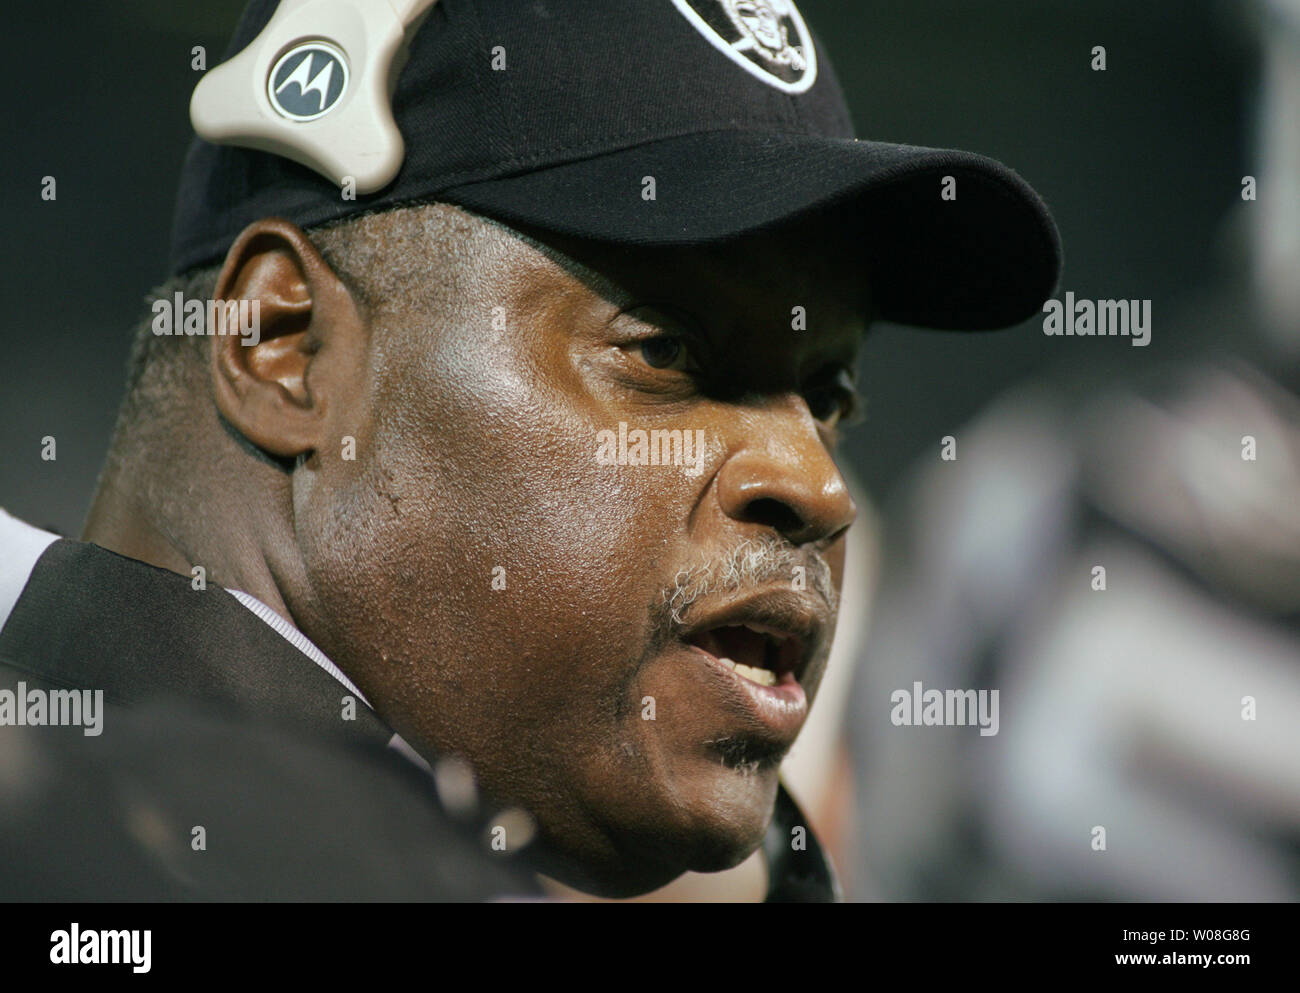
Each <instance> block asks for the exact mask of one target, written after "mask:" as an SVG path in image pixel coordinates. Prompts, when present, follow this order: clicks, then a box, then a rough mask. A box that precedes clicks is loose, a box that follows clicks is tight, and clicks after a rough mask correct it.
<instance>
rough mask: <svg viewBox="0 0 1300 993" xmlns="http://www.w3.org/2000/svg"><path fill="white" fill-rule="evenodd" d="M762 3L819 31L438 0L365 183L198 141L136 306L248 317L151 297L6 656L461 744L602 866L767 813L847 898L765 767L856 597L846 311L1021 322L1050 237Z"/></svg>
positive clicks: (262, 18)
mask: <svg viewBox="0 0 1300 993" xmlns="http://www.w3.org/2000/svg"><path fill="white" fill-rule="evenodd" d="M274 6H275V5H274V4H268V3H254V4H252V5H251V6H250V8H249V10H248V11H247V12H246V15H245V17H244V19H243V21H241V24H240V26H239V28H238V29H237V31H236V36H235V39H234V43H233V44H232V53H231V54H233V53H234V52H236V51H238V50H240V49H242V48H243V47H244V46H246V45H247V44H249V43H250V41H252V39H253V38H254V37H255V36H256V35H257V33H258V32H259V30H261V28H262V27H263V25H265V24H266V22H267V19H268V18H269V17H270V16H271V14H272V12H273V8H274ZM765 9H767V8H765ZM771 9H772V11H777V10H780V21H781V28H782V30H783V31H784V32H785V35H786V37H787V39H788V41H789V44H791V45H793V46H795V47H797V48H798V49H799V50H801V51H802V52H803V53H806V54H805V56H804V57H802V58H801V59H800V60H799V63H797V64H796V63H795V62H794V61H787V62H785V63H781V64H772V65H771V67H770V68H768V67H765V65H764V63H765V60H763V59H761V58H759V57H758V56H757V55H755V54H754V53H753V52H752V51H750V52H748V53H746V52H745V51H741V50H738V49H736V48H735V47H733V46H734V42H735V41H736V40H737V39H736V38H734V37H731V33H734V32H735V27H734V24H733V23H732V21H731V20H730V16H729V11H730V10H731V7H730V6H729V5H726V4H723V3H710V2H704V0H692V2H689V3H688V2H686V0H681V2H675V3H671V4H670V3H650V2H632V0H625V2H620V3H612V4H602V5H601V6H600V8H599V9H593V8H592V7H591V6H590V5H583V4H580V3H577V2H576V0H563V2H550V3H531V4H524V3H507V2H501V3H494V4H490V5H488V4H482V5H474V4H470V3H468V2H463V0H462V2H452V0H447V2H443V3H439V4H437V5H436V6H434V7H433V8H432V11H431V12H430V13H429V16H428V17H427V18H426V19H425V20H424V21H423V23H422V24H421V25H420V26H419V29H418V31H416V32H415V33H414V38H413V40H412V41H411V46H410V52H409V59H408V61H407V63H406V66H405V68H404V69H403V70H402V72H401V75H400V76H399V78H398V81H397V85H396V91H395V94H394V96H393V107H394V109H395V113H396V117H397V123H398V126H399V128H400V130H401V131H402V133H403V135H404V137H405V139H406V142H407V152H406V160H405V162H404V164H403V166H402V170H401V172H400V173H399V174H398V176H397V178H396V179H395V180H394V181H393V182H392V183H391V184H390V185H388V186H386V187H384V188H383V189H381V190H379V191H378V192H376V193H373V194H369V195H363V196H361V197H359V198H352V197H349V196H348V189H347V183H346V180H344V182H343V183H342V184H341V186H342V190H341V189H340V185H339V184H336V183H332V182H330V181H329V180H327V179H324V178H322V177H321V176H318V175H316V174H314V173H313V172H311V171H310V170H308V169H306V168H304V167H303V166H300V165H298V164H295V163H294V162H291V161H288V160H287V159H284V158H280V157H277V156H274V155H271V154H268V153H266V152H261V151H250V150H248V149H244V148H237V147H229V146H220V147H219V146H214V145H210V144H206V143H203V142H196V143H195V145H194V147H193V148H192V150H191V153H190V156H189V158H188V160H187V162H186V166H185V171H184V174H183V176H182V181H181V190H180V194H179V197H178V210H177V220H176V227H175V231H174V236H173V267H174V271H175V273H176V277H175V278H174V280H173V282H172V283H171V284H168V285H167V286H165V287H164V288H163V289H162V290H161V291H160V292H158V293H157V294H155V299H154V301H152V306H151V315H152V316H153V318H161V317H164V316H165V315H167V309H168V303H167V301H169V300H172V299H174V298H175V296H174V295H175V294H176V293H177V292H179V294H180V298H181V301H182V303H185V302H188V301H189V300H200V301H208V300H216V301H226V302H232V301H234V302H237V303H238V304H239V305H240V306H243V304H244V303H247V304H248V306H247V307H245V308H244V310H243V311H239V307H236V308H235V309H234V310H232V311H231V313H234V312H237V311H238V312H241V313H244V312H246V313H248V314H256V315H257V324H256V328H255V329H251V328H235V329H233V330H236V331H244V332H249V333H226V332H230V331H232V328H231V327H229V326H228V324H227V322H225V321H224V319H219V320H214V321H212V322H205V323H203V324H202V326H201V327H196V328H195V330H198V331H200V332H202V333H195V334H185V335H181V336H179V337H177V336H176V335H175V334H165V333H156V332H159V331H161V330H167V329H168V328H170V329H172V330H173V331H174V330H175V329H177V328H181V327H182V325H183V324H184V322H185V317H186V315H185V314H183V313H182V314H180V315H175V314H173V315H171V316H172V318H174V319H171V320H170V323H169V322H168V321H167V320H163V321H161V322H160V323H157V324H156V323H155V321H154V320H153V319H151V320H150V321H149V322H148V323H147V326H145V327H143V328H142V329H141V333H140V335H139V340H138V343H137V349H136V353H135V356H134V359H133V367H132V378H131V381H130V383H129V389H128V395H127V398H126V401H125V402H124V405H123V408H122V413H121V416H120V419H119V423H118V426H117V431H116V434H115V437H114V441H113V445H112V449H111V451H110V453H109V458H108V461H107V463H106V466H105V470H104V473H103V476H102V478H101V481H100V486H99V489H98V492H97V494H96V497H95V501H94V504H93V506H92V508H91V512H90V515H89V518H88V520H87V524H86V529H85V534H84V538H85V539H86V541H87V542H90V543H93V544H80V543H74V542H55V543H53V544H49V543H48V542H47V541H46V539H45V538H42V537H41V536H40V535H36V534H33V533H32V532H31V531H30V530H23V526H20V525H11V526H10V529H9V530H10V531H11V532H14V534H15V535H16V537H15V538H13V539H11V540H12V541H15V542H16V543H17V544H20V545H23V546H24V547H25V550H24V553H23V555H21V556H15V561H17V562H18V563H19V564H18V565H17V566H12V567H11V568H10V578H9V579H8V580H7V582H8V585H9V588H11V589H17V590H20V591H21V592H19V593H17V594H16V595H15V596H14V597H12V600H13V606H12V608H10V609H11V612H10V613H9V618H8V621H7V622H6V624H5V627H4V629H3V631H2V632H0V661H3V662H4V664H5V665H7V666H9V667H11V671H12V672H13V673H14V674H18V673H24V674H26V675H27V676H28V677H30V678H37V679H43V680H45V681H46V682H48V683H49V684H51V685H62V686H86V685H87V684H91V685H92V687H103V688H104V689H105V695H106V696H109V697H115V698H117V699H119V700H120V701H122V702H124V703H132V702H137V701H141V700H147V699H152V698H153V697H155V696H159V695H162V694H164V693H165V694H167V695H170V696H181V697H183V698H187V699H193V700H198V701H202V702H213V701H220V702H221V704H222V706H223V708H224V709H225V710H226V711H228V712H231V713H234V714H236V715H237V716H239V717H241V718H244V717H247V718H250V719H252V718H257V719H264V720H268V721H270V722H272V723H274V724H275V725H276V726H284V727H292V728H293V730H294V732H295V733H303V734H307V735H310V736H315V737H318V738H319V737H328V738H330V739H331V740H333V739H335V738H339V739H347V742H349V743H355V744H357V745H358V747H359V746H360V744H361V740H362V739H364V740H365V741H366V742H380V743H384V742H388V743H391V744H392V746H393V748H395V749H398V750H401V751H402V752H403V753H405V754H407V755H409V756H411V757H412V758H413V759H414V760H415V761H417V762H425V763H430V764H432V766H433V767H434V769H435V772H436V771H437V770H438V769H440V768H445V763H446V762H447V761H448V760H449V759H452V758H453V757H454V759H455V760H457V761H459V762H463V763H464V764H465V765H466V766H467V767H468V768H469V769H471V770H472V772H473V775H474V778H475V781H476V783H477V787H478V791H479V794H480V797H481V801H482V803H483V804H484V806H485V809H487V810H490V811H500V810H502V809H503V808H505V809H506V813H505V814H501V815H500V816H497V815H495V814H492V815H489V817H488V821H489V823H488V824H486V825H485V827H486V828H487V829H488V830H489V833H490V834H491V835H492V837H493V840H494V841H496V842H499V843H500V845H501V847H503V848H504V849H506V850H510V851H513V850H515V849H517V848H519V847H520V846H522V845H524V844H525V842H527V841H529V840H532V844H531V845H528V852H529V856H530V865H531V867H532V868H533V869H534V870H536V871H538V872H540V873H543V874H545V875H547V876H550V877H553V878H554V879H557V880H559V881H560V882H562V883H565V884H568V885H571V886H576V887H578V888H580V889H583V890H585V891H587V892H591V893H594V894H598V895H606V896H630V895H634V894H638V893H643V892H646V891H647V890H650V889H652V888H654V887H657V886H660V885H662V884H664V883H666V882H668V881H670V880H672V879H673V878H675V877H676V876H678V875H680V874H681V873H682V872H684V871H686V870H690V869H694V870H698V871H712V870H718V869H722V868H726V867H728V866H732V865H735V864H737V863H738V862H740V861H741V860H743V859H744V858H745V857H746V856H747V855H749V854H750V853H751V852H753V851H754V850H755V849H756V848H757V847H758V846H759V845H760V844H761V845H762V846H763V848H764V851H765V852H766V854H767V856H768V863H769V898H772V899H827V898H829V897H830V896H831V895H832V894H833V883H832V881H831V878H830V875H829V870H828V867H827V866H826V865H825V864H824V862H823V860H822V858H821V855H820V852H819V849H818V846H817V843H816V840H815V839H812V838H809V837H808V832H807V827H806V825H805V824H803V823H802V819H801V817H800V815H799V813H798V811H797V809H796V808H794V806H793V803H792V802H791V801H790V800H789V798H788V797H787V796H786V795H785V794H784V793H783V792H782V791H781V789H780V785H779V779H778V770H779V765H780V761H781V758H782V757H783V756H784V754H785V753H786V751H787V750H788V749H789V747H790V745H791V744H792V742H793V741H794V739H795V736H796V735H797V734H798V732H799V729H800V727H801V726H802V724H803V722H804V720H805V718H806V716H807V712H808V708H809V706H810V705H811V703H812V701H813V699H814V697H815V696H816V693H817V688H818V685H819V683H820V681H821V678H822V675H823V671H824V666H825V660H826V657H827V654H828V652H829V647H830V639H831V635H832V633H833V627H834V617H835V611H836V608H837V599H838V597H837V593H836V589H837V587H838V582H839V573H840V569H841V566H842V559H843V537H844V534H845V532H846V530H847V529H848V527H849V526H850V524H851V523H852V520H853V517H854V507H853V504H852V501H851V500H850V498H849V496H848V491H847V489H846V487H845V484H844V481H843V479H842V478H841V477H840V475H839V472H838V470H837V469H836V467H835V464H834V461H833V458H832V451H833V448H834V444H835V438H836V434H837V431H838V430H839V427H840V425H841V422H842V421H843V420H844V419H846V418H848V417H849V416H850V415H851V414H852V412H853V409H854V406H855V398H854V396H853V391H852V379H853V368H854V359H855V354H856V349H857V347H858V344H859V341H860V338H861V335H862V333H863V330H864V327H865V324H866V322H867V321H868V320H869V319H871V318H872V317H873V316H877V315H878V316H881V317H884V318H887V319H892V320H899V321H904V322H908V323H915V324H919V325H926V326H932V327H966V328H987V327H999V326H1004V325H1006V324H1010V323H1014V322H1016V321H1017V320H1020V319H1023V318H1024V317H1026V316H1028V315H1029V314H1031V313H1033V312H1034V311H1035V310H1036V309H1037V308H1038V306H1039V305H1040V304H1041V302H1042V300H1043V299H1044V298H1045V297H1046V296H1047V294H1048V293H1049V292H1050V291H1051V289H1052V287H1053V285H1054V282H1055V278H1056V273H1057V269H1058V266H1059V251H1058V248H1057V236H1056V232H1055V229H1054V227H1053V225H1052V223H1051V220H1050V218H1049V216H1048V215H1047V212H1046V209H1045V208H1044V207H1043V205H1042V203H1041V201H1039V200H1038V198H1037V197H1036V195H1035V194H1033V192H1032V191H1031V190H1029V188H1028V187H1027V186H1025V184H1024V183H1023V182H1022V181H1021V180H1019V179H1018V178H1017V177H1016V176H1015V175H1014V174H1013V173H1011V172H1010V171H1009V170H1006V169H1005V168H1004V167H1002V166H999V165H998V164H996V163H993V162H991V161H989V160H987V159H983V158H980V157H978V156H974V155H969V154H966V153H958V152H942V151H934V150H926V149H914V148H907V147H903V146H891V145H881V144H873V143H867V142H858V141H856V140H854V139H853V138H852V129H851V126H850V124H849V119H848V113H847V110H846V108H845V107H844V105H843V99H842V96H841V94H840V92H839V88H838V85H837V83H836V81H835V79H834V76H833V73H832V70H831V68H830V65H829V62H828V61H827V59H826V57H825V54H824V52H821V51H820V50H818V49H817V48H816V46H815V41H814V39H813V37H812V35H811V34H810V33H809V31H808V29H807V27H806V25H805V24H804V22H803V20H802V18H801V17H800V16H799V13H798V11H797V10H796V9H795V8H794V7H793V5H785V6H784V8H783V9H782V8H778V7H775V6H774V7H772V8H771ZM796 39H798V40H797V42H796ZM645 52H650V53H653V58H651V59H647V60H646V61H644V62H641V63H633V64H630V63H629V59H630V58H632V56H633V53H645ZM322 99H323V98H322ZM340 99H341V98H340ZM178 309H179V310H181V311H184V310H185V307H184V306H182V307H180V308H178ZM219 312H220V313H222V314H224V313H226V312H225V311H224V310H221V311H219ZM254 330H255V333H251V332H253V331H254ZM42 542H46V543H45V544H42ZM95 546H100V547H99V548H96V547H95ZM101 549H108V550H110V551H109V552H104V551H102V550H101ZM110 553H117V554H116V555H112V554H110ZM14 577H16V578H14ZM196 587H203V588H196ZM223 588H224V589H223ZM227 590H228V591H232V594H233V596H232V595H228V594H227V593H226V592H225V591H227ZM245 608H247V609H245ZM70 618H71V620H70ZM146 624H148V625H151V626H152V628H151V630H149V632H148V633H145V628H144V625H146ZM71 630H75V631H76V632H77V637H76V639H75V642H74V641H73V640H72V636H71V635H70V634H69V631H71ZM286 642H288V643H289V645H286ZM290 646H291V648H290ZM286 652H288V654H286ZM295 663H296V665H295ZM312 663H315V665H313V664H312ZM358 701H360V705H358ZM358 711H360V713H358ZM348 725H353V726H348ZM354 739H356V740H355V742H354ZM443 792H444V797H443V799H444V805H445V800H446V791H445V790H444V791H443ZM506 814H509V815H510V816H506ZM494 817H495V818H496V820H495V821H494V820H493V818H494ZM533 839H535V840H533ZM362 843H364V842H362ZM431 895H434V896H436V895H438V894H436V893H433V894H431Z"/></svg>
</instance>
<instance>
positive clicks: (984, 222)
mask: <svg viewBox="0 0 1300 993" xmlns="http://www.w3.org/2000/svg"><path fill="white" fill-rule="evenodd" d="M647 176H652V177H654V183H655V196H654V199H653V200H649V199H645V198H644V197H643V196H642V190H643V180H644V178H645V177H647ZM945 176H953V177H954V178H955V180H956V183H955V187H951V185H950V189H951V191H952V194H955V198H953V199H944V197H943V196H942V195H941V194H942V192H943V187H944V184H943V182H942V181H943V177H945ZM952 194H950V195H952ZM437 199H439V200H442V201H446V202H448V203H453V204H458V205H460V206H464V207H467V208H469V209H471V210H475V211H478V212H480V213H483V214H486V215H487V216H489V217H496V218H499V219H500V220H503V221H506V222H507V223H509V222H511V221H514V222H519V223H523V224H529V225H533V226H536V227H538V228H542V229H544V230H552V231H555V232H557V233H560V234H567V235H573V236H577V237H582V238H590V239H595V240H598V241H608V242H615V243H619V244H635V245H647V246H650V245H659V246H669V245H683V246H685V245H695V244H705V243H710V242H716V241H721V240H724V239H728V238H733V237H736V236H738V235H742V234H745V233H748V232H751V231H756V230H759V229H761V228H764V227H768V226H771V225H773V224H778V223H780V222H782V221H785V220H791V219H794V218H796V217H798V216H799V215H802V214H805V213H809V212H812V211H816V210H819V209H827V208H830V209H832V212H833V213H834V215H835V216H837V217H839V216H843V217H844V218H845V219H846V220H852V221H853V222H854V224H855V225H857V228H856V230H858V231H860V232H861V234H860V237H861V241H862V245H861V247H862V260H863V265H864V270H865V272H864V275H865V277H866V278H868V279H869V280H870V283H871V287H872V290H871V293H872V298H873V300H874V301H875V306H876V309H877V312H878V314H879V316H881V317H882V318H884V319H886V320H890V321H896V322H898V323H902V324H913V325H917V326H920V327H931V328H946V329H970V330H983V329H992V328H1001V327H1007V326H1009V325H1012V324H1017V323H1019V322H1021V321H1023V320H1026V319H1027V318H1029V317H1030V316H1032V315H1033V314H1035V313H1036V312H1039V310H1040V308H1041V307H1042V304H1043V302H1044V301H1045V300H1046V299H1047V298H1048V297H1049V296H1050V295H1051V293H1052V292H1053V290H1054V289H1055V287H1056V282H1057V278H1058V276H1059V272H1060V267H1061V247H1060V236H1059V235H1058V233H1057V230H1056V225H1055V223H1053V221H1052V217H1051V215H1050V213H1049V212H1048V210H1047V207H1046V205H1045V204H1044V203H1043V201H1042V199H1041V198H1040V197H1039V196H1038V195H1037V194H1036V193H1035V192H1034V191H1033V190H1032V189H1031V188H1030V187H1029V185H1028V184H1027V183H1026V182H1025V181H1024V180H1022V179H1021V178H1020V177H1019V176H1017V175H1016V174H1015V173H1014V172H1012V171H1011V170H1010V169H1008V168H1007V167H1006V166H1004V165H1002V164H1001V163H999V162H996V161H994V160H993V159H989V158H985V157H984V156H982V155H975V154H973V153H970V152H960V151H952V150H945V149H935V148H920V147H916V146H911V145H893V144H885V143H881V142H869V141H857V140H852V139H842V138H825V137H820V136H816V135H805V134H772V133H759V132H744V131H727V132H710V133H705V134H692V135H683V136H681V137H677V138H667V139H659V140H656V141H653V142H648V143H646V144H643V145H638V146H634V147H631V148H625V149H620V150H619V151H616V152H611V153H608V154H604V155H598V156H593V157H590V158H585V159H582V160H579V161H574V162H567V163H564V164H561V165H554V166H549V167H545V168H541V169H534V170H533V171H529V172H524V173H520V174H518V175H514V176H509V177H505V178H500V179H493V180H488V181H484V182H477V183H472V184H468V185H462V186H457V187H454V188H452V189H450V190H445V191H443V192H442V193H440V194H439V195H438V197H437Z"/></svg>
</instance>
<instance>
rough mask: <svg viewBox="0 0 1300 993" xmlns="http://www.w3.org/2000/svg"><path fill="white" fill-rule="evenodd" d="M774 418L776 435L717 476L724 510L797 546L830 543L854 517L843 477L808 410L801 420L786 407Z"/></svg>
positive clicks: (734, 458) (738, 455)
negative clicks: (771, 531) (777, 421)
mask: <svg viewBox="0 0 1300 993" xmlns="http://www.w3.org/2000/svg"><path fill="white" fill-rule="evenodd" d="M800 406H802V404H800ZM772 415H773V418H774V419H776V420H779V421H780V422H781V428H782V430H781V431H780V432H779V434H778V436H777V437H772V436H770V435H769V437H768V439H767V441H768V444H766V445H763V446H761V447H746V448H744V449H741V450H740V451H738V452H736V453H735V454H733V455H732V456H731V457H730V458H729V459H728V460H727V461H726V462H725V463H724V464H723V466H722V469H721V470H720V471H719V473H718V478H717V493H718V501H719V503H720V504H721V505H722V510H723V512H724V513H725V514H726V515H727V516H728V517H731V518H732V519H733V520H737V521H742V522H744V523H747V524H762V525H766V526H768V527H771V528H773V529H775V530H776V531H778V532H780V533H781V535H782V536H783V537H784V538H785V539H786V540H787V541H789V542H791V543H792V544H795V545H806V544H812V543H820V544H822V545H827V544H830V542H831V540H832V539H834V538H836V537H838V536H839V535H840V533H841V532H843V531H844V530H845V529H846V528H847V527H848V526H849V525H850V524H852V523H853V519H854V518H855V517H856V516H857V513H858V509H857V507H856V506H854V504H853V498H852V497H851V496H850V495H849V489H848V486H847V485H846V484H845V482H844V477H843V476H841V475H840V471H839V469H838V468H836V466H835V461H834V459H832V458H831V455H830V452H829V451H827V449H826V446H825V444H823V442H822V440H821V437H820V436H819V434H818V433H817V429H816V426H815V422H814V421H813V419H812V417H811V415H809V414H808V413H807V410H806V408H804V410H803V413H802V416H799V415H798V414H797V413H795V412H793V411H790V410H789V409H788V408H787V410H785V411H784V412H782V413H779V414H778V413H776V412H775V411H774V412H772ZM763 420H765V421H766V418H764V419H763ZM751 426H753V427H757V426H758V425H754V424H752V422H751ZM764 426H767V425H766V424H765V425H764Z"/></svg>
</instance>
